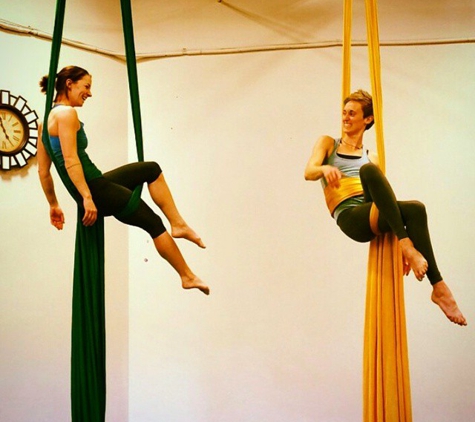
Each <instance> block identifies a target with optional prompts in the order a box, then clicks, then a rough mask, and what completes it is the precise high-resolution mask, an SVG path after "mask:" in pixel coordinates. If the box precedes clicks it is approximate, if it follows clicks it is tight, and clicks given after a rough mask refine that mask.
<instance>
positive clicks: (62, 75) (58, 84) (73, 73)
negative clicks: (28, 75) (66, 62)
mask: <svg viewBox="0 0 475 422" xmlns="http://www.w3.org/2000/svg"><path fill="white" fill-rule="evenodd" d="M86 75H89V72H88V71H87V70H86V69H83V68H82V67H79V66H67V67H64V68H63V69H61V71H60V72H59V73H58V74H57V75H56V80H55V86H54V88H55V89H56V97H57V96H58V95H59V94H65V95H66V96H67V95H68V93H67V89H66V81H67V80H68V79H71V80H72V81H73V82H77V81H79V80H81V79H82V78H84V76H86ZM48 84H49V77H48V75H45V76H43V77H42V78H41V80H40V83H39V85H40V88H41V92H42V93H43V94H46V91H47V89H48Z"/></svg>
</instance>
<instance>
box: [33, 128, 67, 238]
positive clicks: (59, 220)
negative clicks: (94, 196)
mask: <svg viewBox="0 0 475 422" xmlns="http://www.w3.org/2000/svg"><path fill="white" fill-rule="evenodd" d="M42 131H43V124H42V123H40V125H39V128H38V145H37V148H38V149H37V153H36V155H37V158H38V176H39V178H40V183H41V187H42V188H43V192H44V193H45V196H46V200H47V201H48V204H49V207H50V211H49V215H50V221H51V224H52V225H53V226H54V227H56V228H57V229H58V230H62V229H63V225H64V214H63V211H62V209H61V207H60V206H59V203H58V199H57V198H56V192H55V190H54V182H53V178H52V177H51V171H50V170H51V158H50V156H49V155H48V153H47V152H46V150H45V147H44V145H43V141H42Z"/></svg>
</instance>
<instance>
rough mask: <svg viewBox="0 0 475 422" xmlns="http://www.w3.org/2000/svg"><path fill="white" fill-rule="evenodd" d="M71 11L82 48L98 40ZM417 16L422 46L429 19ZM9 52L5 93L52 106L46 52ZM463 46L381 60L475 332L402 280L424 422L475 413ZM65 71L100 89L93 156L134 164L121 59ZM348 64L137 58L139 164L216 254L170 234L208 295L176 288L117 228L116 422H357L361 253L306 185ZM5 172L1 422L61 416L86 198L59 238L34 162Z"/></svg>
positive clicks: (400, 186)
mask: <svg viewBox="0 0 475 422" xmlns="http://www.w3.org/2000/svg"><path fill="white" fill-rule="evenodd" d="M45 2H46V0H42V3H41V4H43V5H44V4H45ZM49 2H50V3H52V2H51V1H49ZM46 9H48V10H51V8H50V7H48V8H47V7H46V6H45V10H46ZM452 9H453V8H451V10H452ZM9 10H10V9H9ZM82 12H83V10H81V13H82ZM38 13H39V12H38ZM113 13H114V17H115V16H116V14H117V13H116V9H114V10H113ZM70 16H71V18H70V19H72V20H70V21H69V22H70V24H71V25H76V26H74V30H75V31H78V30H79V32H80V33H83V32H86V31H88V30H89V31H90V33H88V34H87V37H86V39H89V40H90V39H91V36H92V35H91V34H97V32H95V31H96V29H94V28H91V27H90V26H84V27H83V26H82V24H81V23H79V21H77V22H76V21H74V19H75V18H77V16H76V15H75V14H72V15H70ZM236 16H237V18H238V19H239V18H241V17H242V16H241V15H239V14H236ZM424 16H427V13H425V11H424ZM303 18H305V16H302V19H303ZM96 19H97V17H96ZM382 19H383V20H384V19H385V18H384V17H382ZM439 19H440V17H439V16H434V21H435V22H439ZM111 20H112V19H111ZM92 21H93V22H95V21H94V19H92ZM92 21H91V22H92ZM444 21H446V19H444ZM20 23H25V24H28V22H26V21H25V22H23V21H22V22H20ZM106 23H107V25H106V32H107V31H109V30H110V25H109V23H110V22H106ZM207 23H208V24H209V25H204V26H203V28H209V31H211V32H212V34H211V35H210V36H209V37H211V39H213V40H214V39H215V37H216V32H215V31H214V29H215V27H214V26H213V25H212V22H207ZM386 23H387V21H386ZM329 24H333V23H332V22H329ZM91 25H92V24H91ZM413 26H415V27H416V29H417V30H419V31H421V32H420V33H418V34H422V35H421V36H424V35H427V34H428V33H429V34H433V33H434V31H435V29H434V28H435V27H438V26H439V25H434V27H433V28H429V27H428V26H427V25H426V26H421V25H417V22H415V24H414V25H413ZM384 27H385V28H386V29H387V25H386V24H385V26H384ZM402 27H404V28H405V30H406V26H403V25H402V24H401V23H400V22H398V23H397V25H396V23H395V24H394V27H393V28H392V29H391V30H392V31H395V33H399V31H400V28H402ZM449 27H450V28H455V26H454V25H452V26H450V25H449ZM462 27H463V25H460V26H459V25H457V28H462ZM465 27H466V28H469V26H467V25H466V26H465ZM41 28H42V29H44V27H41ZM233 28H234V29H233V31H231V33H232V34H234V33H236V32H234V31H236V28H235V27H233ZM470 28H471V26H470ZM424 29H425V31H424ZM427 31H428V32H427ZM238 32H239V31H238ZM392 33H393V32H391V34H392ZM75 34H76V32H75ZM246 34H247V32H245V33H244V34H243V37H244V38H245V37H246V36H249V37H252V34H247V35H246ZM450 34H451V33H450ZM457 34H458V33H457ZM103 35H104V34H103ZM228 35H229V34H228ZM105 36H106V39H107V42H108V43H109V42H113V44H111V45H112V47H111V48H115V47H114V46H115V45H116V41H115V38H114V37H111V36H110V34H109V33H107V34H105ZM427 36H429V35H427ZM205 37H206V36H205ZM72 38H77V37H72ZM389 38H391V37H389ZM408 38H409V32H408ZM79 39H82V38H81V37H79ZM111 40H112V41H111ZM238 44H239V45H247V44H246V41H245V39H243V41H242V42H239V43H238ZM0 45H1V46H3V47H4V49H7V51H8V57H9V58H10V60H11V62H10V63H9V67H7V66H2V67H1V68H0V83H1V86H0V88H2V89H10V90H11V91H12V92H16V93H20V94H22V95H23V96H25V98H27V99H28V102H29V104H30V105H33V106H34V108H35V109H36V110H37V111H39V112H40V113H41V111H42V109H43V102H44V97H43V96H42V95H40V94H39V91H38V88H37V80H38V78H39V76H41V75H42V74H44V73H46V71H47V67H48V60H49V43H46V42H44V41H38V40H34V39H31V38H22V37H15V36H12V35H8V34H5V33H0ZM354 50H355V51H354V55H355V57H354V67H353V71H354V74H353V78H354V83H353V87H354V88H355V89H356V88H359V87H364V88H369V82H368V77H367V68H368V65H367V60H366V56H365V51H364V49H358V48H356V49H354ZM473 56H474V47H473V45H460V46H445V47H443V46H439V47H416V48H392V49H383V51H382V58H383V94H384V106H385V108H384V116H385V133H386V147H387V173H388V176H389V177H390V179H391V181H392V183H393V186H394V188H395V190H396V193H397V194H398V196H399V197H401V199H410V198H418V199H421V200H422V201H424V202H425V203H426V205H427V208H428V210H429V216H430V225H431V234H432V239H433V242H434V246H435V251H436V254H437V257H438V261H439V264H440V267H441V270H442V273H443V275H444V276H445V277H446V280H447V282H448V283H449V284H450V286H451V287H452V289H453V291H454V293H455V295H456V297H457V298H458V301H459V304H460V306H461V308H462V310H463V311H464V312H465V315H466V316H467V318H468V320H469V324H470V325H469V326H468V327H466V328H459V327H456V326H454V325H453V324H450V323H449V322H447V321H446V319H445V318H444V316H443V315H442V314H441V312H440V311H439V310H438V309H437V308H436V307H435V306H434V305H433V304H431V303H430V300H429V295H430V286H429V285H428V283H427V282H424V283H422V284H420V283H418V282H416V280H415V278H414V277H412V276H410V277H408V278H407V281H406V284H405V286H406V307H407V320H408V337H409V353H410V364H411V385H412V398H413V413H414V420H418V421H420V420H421V421H424V420H431V421H434V422H446V421H448V420H450V421H452V420H453V421H462V422H465V421H470V420H471V418H472V415H473V412H474V410H475V403H474V399H473V388H472V387H471V386H472V385H473V384H474V381H475V369H474V368H475V365H474V363H475V362H474V357H473V349H474V340H473V339H474V336H473V321H474V320H475V319H474V318H475V315H474V312H473V307H472V306H471V304H472V303H473V302H474V300H475V289H474V287H473V286H472V284H471V282H470V277H471V275H472V274H471V270H472V267H473V265H472V264H471V262H472V257H471V253H470V251H471V248H470V246H471V242H472V239H473V237H474V234H475V233H474V226H473V224H471V221H473V219H474V217H475V215H474V213H475V211H474V210H475V204H474V199H473V197H472V196H471V195H470V194H467V192H469V189H471V187H470V186H471V185H472V184H473V182H474V178H475V172H474V170H473V167H472V166H471V161H473V158H474V155H475V154H474V147H473V144H472V141H471V137H472V133H473V129H474V126H475V123H474V121H473V118H472V117H471V113H470V110H471V108H472V107H471V105H472V101H471V100H472V98H473V96H474V93H475V92H474V91H475V88H474V85H473V74H474V70H475V69H474V62H473ZM70 63H77V64H79V65H82V66H84V67H86V68H87V69H88V70H90V72H91V73H92V74H93V81H94V85H93V94H94V97H93V98H92V99H90V100H88V104H86V106H85V107H84V109H83V110H81V111H80V115H81V118H82V119H83V120H84V121H85V122H86V129H87V132H88V134H89V137H90V141H91V147H90V152H91V156H92V157H93V158H94V160H95V161H96V162H97V164H98V165H99V166H100V167H101V168H102V169H104V170H106V169H108V168H111V167H114V166H117V165H120V164H122V163H123V162H126V161H127V157H126V143H125V142H126V141H125V133H126V132H127V130H128V132H129V154H128V161H133V160H135V152H134V151H133V144H132V136H131V125H130V121H129V122H128V121H127V117H126V116H127V111H128V110H127V109H126V106H127V95H128V94H127V89H126V86H127V82H126V80H125V70H124V67H123V66H122V65H120V64H118V63H116V62H113V61H110V60H107V59H104V58H102V57H100V56H96V55H91V54H86V53H82V52H80V51H78V50H72V49H69V48H63V52H62V61H61V65H66V64H70ZM340 64H341V53H340V50H339V49H330V50H319V51H316V50H314V51H310V50H306V51H293V52H290V51H289V52H275V53H263V54H247V55H233V56H217V57H193V58H192V57H184V58H181V59H172V60H163V61H155V62H148V63H143V64H141V65H140V66H139V74H140V75H139V76H140V87H141V95H142V97H141V103H142V111H143V114H144V119H143V120H144V131H145V154H146V158H147V159H154V160H157V161H158V162H159V163H160V164H161V165H162V167H163V169H164V171H165V174H166V177H167V180H168V182H169V184H170V186H171V188H172V190H173V192H174V195H175V199H176V202H177V203H178V205H179V207H180V209H181V210H182V212H183V214H184V216H185V217H186V218H187V219H188V221H189V223H190V225H192V226H193V227H194V228H195V229H196V230H197V231H198V232H199V233H200V234H201V235H202V236H203V239H204V240H205V242H206V243H207V244H208V249H207V250H205V251H203V250H200V249H198V248H196V247H195V246H194V245H189V244H187V243H186V242H184V241H179V245H180V247H181V248H182V250H183V253H184V254H185V256H186V258H187V260H188V261H189V263H190V265H191V267H192V268H193V269H194V270H195V271H196V272H197V274H198V275H200V276H201V277H202V278H203V279H205V280H206V281H208V282H209V284H210V286H211V288H212V293H211V295H210V297H205V296H204V295H202V294H200V293H199V292H196V291H183V290H182V289H181V288H180V286H179V282H178V277H177V276H176V275H175V274H174V273H173V272H172V270H171V269H170V268H169V267H168V266H167V264H166V263H165V262H164V261H162V260H161V259H160V258H158V257H157V256H156V253H155V252H154V250H153V245H152V244H151V242H150V240H149V239H148V237H147V235H145V234H143V233H141V232H140V231H139V230H137V229H131V230H130V231H129V232H128V231H127V230H126V229H124V228H123V227H122V226H121V225H119V224H117V223H116V222H115V221H113V220H108V221H107V226H106V231H107V233H106V234H107V236H106V239H107V242H108V243H107V245H106V248H107V261H106V265H107V268H106V270H107V274H106V283H107V286H106V291H107V295H108V296H107V321H108V327H107V334H108V343H107V347H108V420H109V421H114V422H121V421H131V422H147V421H153V422H156V421H177V422H190V421H192V422H200V421H205V422H213V421H230V422H253V421H272V422H281V421H282V422H288V421H299V422H300V421H312V422H314V421H323V422H334V421H345V422H346V421H348V420H358V419H359V418H360V415H361V409H362V403H361V372H362V371H361V369H362V347H363V345H362V337H363V318H364V308H365V304H364V300H365V280H366V259H367V246H366V245H358V244H355V243H352V242H351V241H349V240H348V239H346V238H345V236H344V235H343V234H341V233H340V232H339V230H338V228H337V227H336V225H335V224H334V222H333V221H332V220H331V218H330V217H329V216H328V213H327V211H326V210H325V206H324V203H323V195H322V193H321V189H320V187H319V186H318V184H314V183H310V182H305V181H304V180H303V168H304V166H305V163H306V161H307V158H308V155H309V154H310V151H311V148H312V145H313V143H314V141H315V140H316V138H317V137H318V135H320V134H324V133H326V134H330V135H337V134H338V132H339V129H340V104H339V102H340ZM18 69H20V70H18ZM366 144H367V145H368V146H369V147H370V148H371V147H373V146H374V140H373V134H370V133H368V135H367V142H366ZM0 175H1V178H2V180H1V188H0V193H1V196H0V198H1V200H0V211H1V215H2V216H3V217H4V220H3V221H2V224H0V239H2V240H3V241H4V242H5V243H6V245H7V246H6V248H5V249H4V250H5V253H4V254H2V255H1V258H0V265H1V271H2V277H1V282H0V344H1V348H0V373H1V374H2V377H1V381H0V395H1V397H2V398H1V399H0V420H2V421H3V420H7V421H9V422H29V421H31V418H32V415H34V419H35V421H52V420H54V421H56V420H58V421H59V420H67V419H68V418H69V370H70V368H69V356H70V350H69V347H70V346H69V344H70V302H71V278H72V256H73V248H74V245H73V242H74V231H75V230H74V225H75V210H74V204H72V202H71V201H70V200H69V198H68V196H67V193H66V192H65V191H64V190H62V189H58V190H59V192H60V198H61V202H62V204H63V205H64V208H65V211H66V213H67V218H68V224H67V227H66V229H65V230H64V231H63V232H62V233H58V232H55V231H54V229H52V228H51V227H50V226H49V223H48V218H47V212H48V209H47V205H46V202H45V200H44V198H43V195H42V192H41V189H40V187H39V182H38V181H37V176H36V163H32V165H30V166H29V167H28V168H27V169H24V170H21V171H13V172H9V173H7V174H5V173H0ZM58 185H59V183H58ZM146 196H147V195H146V194H145V195H144V197H145V198H146ZM127 237H129V239H128V242H127ZM126 245H127V246H128V247H127V246H126ZM7 252H10V253H11V254H10V255H7ZM12 255H13V256H14V257H15V258H12ZM127 261H128V262H127ZM128 282H130V292H129V290H128V287H127V283H128ZM128 306H129V307H128ZM129 311H130V312H129ZM129 327H130V330H129ZM128 365H129V368H128Z"/></svg>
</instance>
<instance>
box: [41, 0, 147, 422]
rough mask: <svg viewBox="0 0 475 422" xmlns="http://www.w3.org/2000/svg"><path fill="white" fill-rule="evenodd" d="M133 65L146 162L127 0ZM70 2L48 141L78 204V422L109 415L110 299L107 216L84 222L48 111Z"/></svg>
mask: <svg viewBox="0 0 475 422" xmlns="http://www.w3.org/2000/svg"><path fill="white" fill-rule="evenodd" d="M121 7H122V19H123V27H124V36H125V45H126V52H127V69H128V77H129V88H130V97H131V104H132V113H133V121H134V130H135V137H136V144H137V155H138V158H139V161H143V141H142V127H141V117H140V104H139V95H138V83H137V69H136V61H135V47H134V38H133V26H132V12H131V6H130V0H121ZM65 8H66V0H57V3H56V15H55V24H54V31H53V39H52V47H51V58H50V67H49V73H48V80H49V83H48V88H47V92H46V105H45V116H44V123H43V132H42V140H43V143H44V146H45V149H46V150H47V152H48V154H49V156H50V157H51V159H52V161H53V164H54V165H55V167H56V170H57V171H58V174H59V176H60V178H61V180H62V182H63V184H64V185H65V186H66V188H67V190H68V191H69V193H70V194H71V196H72V197H73V198H74V199H75V200H76V202H77V203H78V213H77V224H76V245H75V255H74V276H73V300H72V327H71V417H72V422H86V421H87V422H104V420H105V413H106V332H105V301H104V219H103V217H100V216H99V217H98V218H97V220H96V222H95V223H94V225H93V226H90V227H86V226H84V225H83V224H82V222H81V220H82V214H83V209H82V198H81V196H80V195H79V193H78V192H77V190H76V188H75V186H74V184H73V183H72V182H71V180H70V179H69V176H68V174H67V172H66V170H64V169H63V168H61V166H60V165H59V163H58V161H57V158H56V157H55V155H54V154H53V152H52V149H51V144H50V140H49V134H48V129H47V128H48V124H47V122H48V115H49V113H50V111H51V107H52V103H53V96H54V81H55V79H56V74H57V71H58V62H59V55H60V50H61V40H62V33H63V26H64V15H65ZM140 194H141V186H140V187H139V188H137V189H136V190H135V191H134V194H133V195H132V198H131V200H130V201H129V203H128V204H127V206H126V207H125V209H124V210H123V211H122V212H121V215H127V214H129V213H131V212H133V211H134V210H135V209H136V207H137V205H138V202H139V199H140Z"/></svg>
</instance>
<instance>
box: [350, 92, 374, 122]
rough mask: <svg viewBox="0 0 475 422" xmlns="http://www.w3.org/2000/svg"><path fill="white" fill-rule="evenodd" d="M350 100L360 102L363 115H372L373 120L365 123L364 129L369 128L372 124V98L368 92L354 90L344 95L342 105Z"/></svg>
mask: <svg viewBox="0 0 475 422" xmlns="http://www.w3.org/2000/svg"><path fill="white" fill-rule="evenodd" d="M350 101H355V102H357V103H360V104H361V108H362V109H363V117H369V116H373V120H372V121H371V122H370V123H368V124H367V125H366V129H365V130H368V129H369V128H371V126H373V125H374V114H373V98H372V97H371V95H370V94H369V93H368V92H366V91H363V90H362V89H359V90H358V91H355V92H353V93H352V94H351V95H349V96H348V97H346V98H345V100H344V101H343V105H346V104H347V103H349V102H350Z"/></svg>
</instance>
